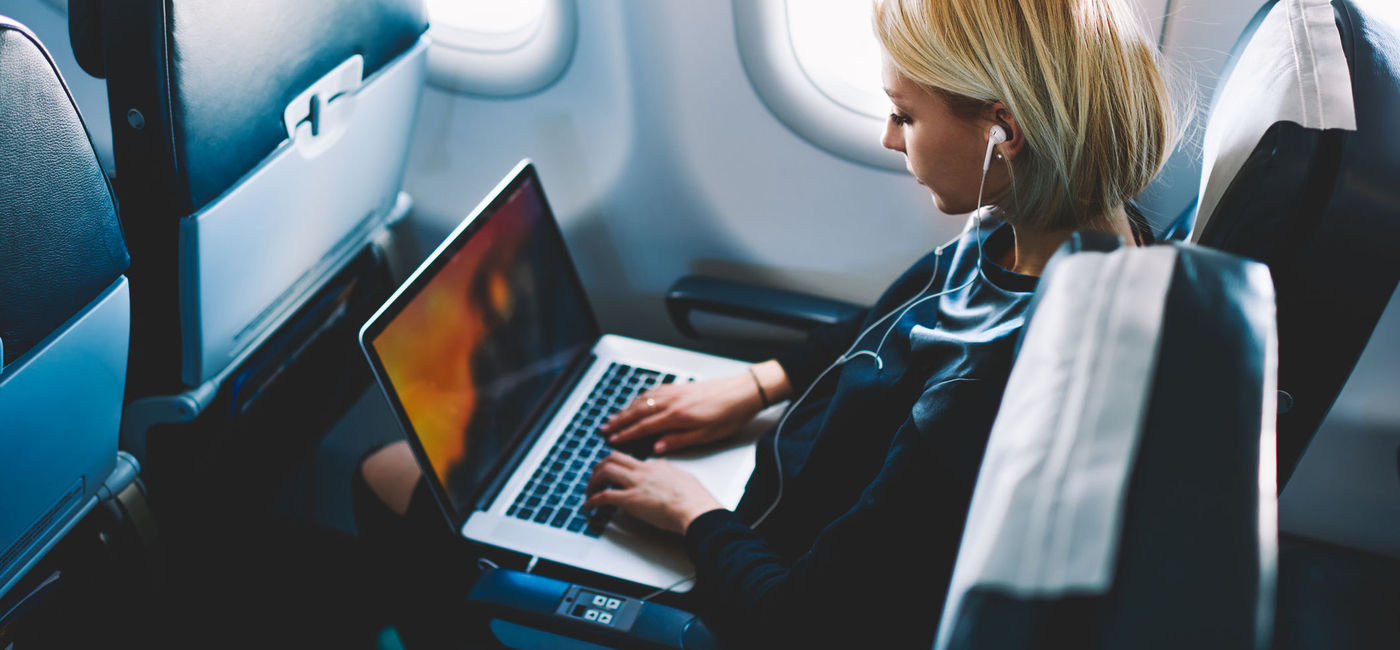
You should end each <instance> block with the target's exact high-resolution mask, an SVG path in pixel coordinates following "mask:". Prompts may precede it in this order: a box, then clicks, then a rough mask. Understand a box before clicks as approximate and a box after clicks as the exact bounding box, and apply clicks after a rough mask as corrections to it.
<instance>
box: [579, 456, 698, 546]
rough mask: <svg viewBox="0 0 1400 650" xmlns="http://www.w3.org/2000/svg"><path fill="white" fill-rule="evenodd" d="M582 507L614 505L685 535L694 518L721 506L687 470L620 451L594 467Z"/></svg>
mask: <svg viewBox="0 0 1400 650" xmlns="http://www.w3.org/2000/svg"><path fill="white" fill-rule="evenodd" d="M588 494H589V497H588V500H587V501H584V502H583V507H584V508H602V507H604V506H616V507H618V508H621V509H622V510H623V511H625V512H627V513H628V514H630V515H632V516H633V517H636V518H638V519H641V520H642V521H645V522H647V523H649V524H651V525H653V526H656V527H657V528H661V529H663V530H669V531H671V532H673V533H679V534H682V535H683V534H685V529H686V528H688V527H689V526H690V522H692V521H695V519H696V517H699V516H700V515H703V514H705V513H707V512H709V511H711V510H715V509H719V508H723V507H724V506H722V505H720V504H719V501H716V500H715V498H714V497H713V496H711V495H710V492H709V491H708V490H706V489H705V486H703V485H700V481H698V480H696V479H695V477H694V476H693V475H691V474H690V473H689V472H687V471H685V470H683V469H680V468H679V467H676V466H675V465H672V464H671V463H668V462H666V461H664V460H659V459H653V460H646V461H642V460H637V459H636V458H633V457H631V456H628V455H627V454H624V453H622V452H620V451H615V452H613V453H612V454H610V455H608V457H607V458H604V459H603V460H601V461H598V464H597V465H595V466H594V467H593V475H592V476H590V477H589V478H588Z"/></svg>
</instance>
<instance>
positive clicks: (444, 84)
mask: <svg viewBox="0 0 1400 650" xmlns="http://www.w3.org/2000/svg"><path fill="white" fill-rule="evenodd" d="M431 19H432V16H431V15H429V21H430V23H429V27H428V37H429V39H430V40H431V43H432V45H431V46H430V47H429V48H428V83H430V84H432V85H433V86H435V87H437V88H441V89H443V90H447V91H450V92H455V93H461V94H467V95H484V96H488V97H511V96H518V95H528V94H531V93H535V92H538V91H541V90H544V89H545V88H548V87H549V86H550V85H552V84H553V83H554V82H555V81H558V80H559V78H560V77H562V76H563V74H564V71H565V70H566V69H567V68H568V67H569V63H570V61H572V60H573V56H574V49H575V47H576V45H577V42H578V7H577V5H576V3H575V0H545V3H544V13H543V15H542V16H541V17H540V19H539V20H537V21H532V23H531V24H529V25H526V26H525V27H522V28H520V29H517V30H514V31H511V32H505V33H486V32H473V31H471V30H470V29H465V28H461V27H456V26H449V25H443V26H441V27H438V26H434V25H432V24H431Z"/></svg>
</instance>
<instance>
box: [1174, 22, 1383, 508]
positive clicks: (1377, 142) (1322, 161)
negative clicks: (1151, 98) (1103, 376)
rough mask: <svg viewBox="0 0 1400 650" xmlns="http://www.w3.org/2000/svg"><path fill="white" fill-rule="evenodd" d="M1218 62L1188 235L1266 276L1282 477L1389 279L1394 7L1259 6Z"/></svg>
mask: <svg viewBox="0 0 1400 650" xmlns="http://www.w3.org/2000/svg"><path fill="white" fill-rule="evenodd" d="M1226 70H1227V72H1226V74H1225V75H1223V81H1222V83H1221V85H1220V87H1219V89H1218V92H1217V95H1216V98H1215V102H1214V105H1213V106H1212V109H1211V114H1210V119H1209V123H1208V126H1207V132H1206V139H1205V143H1206V145H1205V154H1206V161H1205V168H1206V174H1205V178H1204V180H1203V183H1202V189H1201V211H1200V214H1199V216H1198V219H1197V222H1196V224H1195V228H1194V235H1193V236H1194V237H1195V238H1196V239H1197V240H1198V241H1199V243H1201V244H1203V245H1207V246H1211V247H1213V248H1218V249H1221V250H1225V251H1229V252H1231V253H1235V254H1238V255H1243V256H1245V257H1249V258H1252V259H1255V260H1259V261H1262V262H1265V263H1266V264H1268V265H1269V268H1270V271H1271V272H1272V274H1273V278H1274V282H1275V286H1276V291H1277V295H1278V323H1279V389H1280V390H1281V391H1283V395H1281V400H1282V402H1283V403H1282V404H1281V408H1280V415H1279V421H1278V436H1279V440H1278V444H1279V450H1278V451H1279V478H1280V482H1279V486H1280V488H1282V487H1283V485H1284V484H1285V483H1286V482H1287V481H1288V479H1289V477H1290V476H1291V474H1292V471H1293V468H1294V467H1295V466H1296V464H1297V462H1298V459H1299V458H1300V457H1301V455H1302V453H1303V451H1304V450H1305V449H1306V448H1307V447H1308V444H1309V442H1310V441H1311V440H1312V438H1313V436H1314V434H1315V433H1316V432H1317V430H1318V427H1319V426H1320V425H1321V423H1322V422H1323V419H1324V418H1325V417H1326V416H1327V413H1328V412H1329V410H1330V409H1331V407H1332V404H1333V403H1334V401H1335V400H1336V398H1337V395H1338V394H1339V393H1340V392H1341V390H1342V387H1343V385H1344V384H1346V382H1347V379H1348V377H1349V376H1350V374H1351V372H1352V369H1353V368H1354V367H1355V366H1356V363H1357V360H1358V358H1359V357H1360V355H1361V353H1362V350H1363V349H1365V347H1366V344H1367V341H1368V339H1369V338H1370V336H1371V333H1372V331H1373V330H1374V329H1375V327H1376V323H1377V321H1378V320H1379V318H1380V316H1381V313H1382V312H1383V311H1384V310H1385V307H1386V305H1387V303H1388V302H1389V301H1390V298H1391V296H1392V294H1394V292H1395V289H1396V286H1397V283H1400V267H1397V266H1396V265H1394V264H1386V263H1382V262H1380V260H1385V259H1388V258H1389V257H1390V256H1391V254H1392V250H1393V249H1394V242H1395V241H1397V239H1400V185H1397V184H1396V183H1395V180H1394V179H1395V177H1396V174H1397V171H1398V170H1400V132H1397V131H1396V129H1395V128H1394V127H1395V116H1396V115H1397V114H1400V5H1397V4H1396V3H1394V2H1391V1H1389V0H1334V1H1332V2H1331V3H1330V4H1329V3H1328V2H1327V1H1326V0H1276V1H1275V2H1270V3H1268V4H1266V5H1265V6H1264V8H1263V9H1261V11H1260V13H1259V15H1258V16H1257V17H1256V19H1255V21H1254V22H1253V23H1252V24H1251V26H1250V29H1249V30H1247V31H1246V32H1245V34H1244V35H1243V36H1242V37H1241V39H1240V42H1239V44H1238V45H1237V46H1236V48H1235V52H1234V54H1233V55H1232V56H1231V61H1230V63H1229V64H1228V65H1227V69H1226ZM1390 381H1391V382H1392V383H1393V382H1394V378H1391V379H1390Z"/></svg>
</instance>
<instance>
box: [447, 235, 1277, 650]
mask: <svg viewBox="0 0 1400 650" xmlns="http://www.w3.org/2000/svg"><path fill="white" fill-rule="evenodd" d="M1119 245H1120V243H1119V241H1118V239H1117V238H1116V237H1112V236H1105V235H1101V234H1095V233H1079V234H1076V235H1075V236H1074V238H1072V240H1071V241H1070V242H1069V243H1067V244H1066V245H1065V246H1064V247H1062V248H1061V250H1060V252H1059V253H1057V255H1056V257H1055V258H1054V259H1052V261H1051V263H1050V265H1049V266H1048V267H1047V268H1046V271H1045V274H1044V275H1043V276H1042V279H1041V281H1040V285H1039V288H1038V290H1037V294H1036V297H1035V298H1034V300H1033V303H1032V310H1033V311H1032V316H1031V318H1030V319H1029V324H1028V325H1027V328H1026V331H1025V333H1024V334H1023V339H1022V342H1021V346H1020V349H1019V351H1018V353H1017V359H1016V363H1015V366H1014V368H1013V370H1012V374H1011V379H1010V382H1009V384H1008V387H1007V393H1006V397H1005V398H1004V400H1003V403H1002V407H1001V410H1000V412H999V413H998V417H997V421H996V424H995V425H994V427H993V430H992V434H991V438H990V441H989V443H988V450H987V454H986V456H985V458H984V460H983V469H982V471H981V472H980V474H979V478H978V484H977V488H976V491H975V492H974V496H973V501H972V505H971V510H970V512H969V517H968V521H967V528H966V530H965V532H964V539H963V545H962V548H961V550H960V552H959V555H958V559H957V564H956V566H955V568H954V575H953V584H952V587H951V589H950V596H949V600H948V604H947V608H946V610H945V613H944V615H943V622H942V626H941V629H940V636H939V642H940V644H941V646H940V647H950V648H973V647H977V648H982V647H987V648H1014V647H1106V648H1118V647H1143V648H1153V647H1163V648H1167V647H1172V648H1175V647H1189V646H1192V645H1196V646H1201V647H1257V648H1266V647H1268V642H1269V632H1270V631H1271V629H1272V628H1271V623H1272V603H1273V600H1272V594H1273V583H1274V575H1275V564H1274V563H1275V557H1276V544H1277V540H1276V528H1275V522H1276V512H1277V511H1276V504H1275V489H1274V482H1273V477H1274V458H1273V449H1274V446H1273V434H1274V429H1273V414H1274V398H1275V395H1276V392H1275V390H1274V380H1275V374H1274V369H1275V365H1274V359H1275V357H1274V350H1275V347H1274V346H1275V329H1274V319H1273V316H1274V305H1273V289H1272V284H1271V282H1270V280H1269V273H1268V271H1267V269H1266V268H1265V267H1264V266H1263V265H1261V264H1257V263H1254V262H1249V261H1246V260H1242V259H1240V258H1237V257H1235V256H1232V255H1229V254H1225V253H1221V252H1218V251H1213V250H1209V249H1205V248H1202V247H1197V246H1192V245H1189V244H1164V245H1159V246H1152V247H1147V248H1123V249H1118V246H1119ZM682 302H683V303H684V301H682ZM682 306H686V305H684V304H683V305H682ZM805 306H806V308H807V311H808V312H821V311H822V306H820V305H813V304H805ZM826 307H831V308H839V306H833V305H826ZM684 311H685V310H683V309H681V310H678V311H677V313H683V312H684ZM760 317H763V316H761V315H760ZM1205 367H1209V368H1210V371H1209V372H1207V373H1202V372H1201V370H1200V369H1201V368H1205ZM1202 449H1209V450H1210V453H1208V454H1203V453H1201V450H1202ZM592 594H602V595H604V596H606V597H612V598H618V599H620V600H621V601H622V602H623V607H622V608H621V609H622V610H625V611H628V612H631V611H636V614H635V615H632V614H629V616H628V617H627V618H626V621H624V622H623V623H615V624H609V625H602V624H598V623H595V622H592V621H588V620H583V618H582V617H581V616H578V614H579V612H580V611H583V612H584V613H586V610H587V608H586V607H584V608H582V610H580V608H578V607H577V606H576V605H575V603H579V602H586V601H587V597H589V596H590V595H592ZM580 598H584V600H582V601H581V600H579V599H580ZM634 605H635V610H634V609H632V608H633V607H634ZM468 608H469V609H470V610H471V611H473V612H475V615H476V616H477V617H478V618H480V619H484V623H485V625H487V626H488V631H489V635H490V636H491V637H492V638H494V640H495V642H496V643H499V644H501V645H502V646H504V647H546V646H548V645H549V644H550V643H555V644H561V643H563V642H562V641H559V640H558V638H559V637H561V636H562V637H566V638H568V639H576V640H581V641H583V642H585V643H591V644H597V645H602V646H607V647H627V648H632V647H635V648H654V647H669V648H705V647H716V641H715V639H714V638H713V636H712V635H710V634H709V632H708V630H707V629H706V628H705V627H704V626H703V624H702V623H700V622H699V621H698V619H695V618H694V617H693V616H691V615H688V614H687V613H686V612H684V611H682V610H679V609H675V608H673V607H669V606H666V605H660V604H657V603H654V602H641V601H640V600H639V599H638V598H635V597H632V596H629V595H627V594H618V593H614V592H612V591H605V590H602V589H598V588H597V587H595V586H583V585H579V584H571V583H569V582H565V581H561V580H557V579H554V578H550V577H542V576H537V575H530V574H525V573H521V572H518V571H513V570H506V569H490V570H488V571H486V572H485V573H484V574H483V575H482V577H481V578H480V579H479V580H478V581H477V583H476V584H475V586H474V588H473V591H472V593H471V595H470V597H469V599H468ZM622 618H623V617H621V616H619V617H618V619H619V620H621V619H622ZM551 635H556V636H551ZM871 640H872V642H873V643H877V644H878V640H879V632H878V630H872V631H871ZM531 644H533V645H531ZM561 647H562V646H561ZM586 647H595V646H586Z"/></svg>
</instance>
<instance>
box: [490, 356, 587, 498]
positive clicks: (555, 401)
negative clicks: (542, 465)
mask: <svg viewBox="0 0 1400 650" xmlns="http://www.w3.org/2000/svg"><path fill="white" fill-rule="evenodd" d="M597 361H598V355H596V354H591V353H590V354H587V355H581V356H580V357H579V358H578V359H576V360H575V361H574V363H573V364H572V366H571V367H570V368H569V370H568V372H567V373H566V374H565V375H564V381H563V382H562V383H561V384H560V385H562V386H567V387H568V390H555V391H552V392H553V397H551V398H550V399H549V402H547V403H546V404H545V405H544V408H542V409H540V410H539V412H538V413H537V414H536V416H535V417H534V419H533V420H531V422H530V424H529V426H528V427H527V428H526V430H525V435H522V436H517V437H516V439H515V441H514V442H513V443H512V446H511V449H510V453H508V454H505V455H503V456H502V457H501V460H500V461H498V463H497V465H496V466H495V467H494V468H492V470H491V472H490V474H488V475H489V476H490V477H491V482H490V483H488V484H487V485H486V487H485V488H484V489H483V490H482V491H481V496H479V497H478V498H477V500H476V504H475V508H476V509H477V510H485V509H487V508H489V507H491V502H492V501H495V500H496V496H497V495H499V494H500V492H501V490H502V489H503V488H504V487H505V485H506V481H507V480H508V479H510V477H511V475H512V474H514V473H515V472H514V471H505V470H506V469H508V468H509V469H511V470H513V469H514V468H515V467H517V466H518V465H520V462H521V461H522V460H524V458H525V454H527V453H529V452H530V448H531V447H533V446H534V444H535V440H537V439H539V437H540V434H542V433H544V429H545V427H546V426H549V423H550V422H551V421H553V420H554V414H555V413H557V412H558V411H559V408H560V407H561V406H563V405H564V401H565V400H567V399H568V398H569V396H570V395H572V394H573V390H572V389H573V387H574V386H577V385H578V383H579V381H580V380H581V379H583V375H584V374H585V373H587V372H588V369H589V368H592V367H593V364H594V363H595V362H597Z"/></svg>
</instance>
